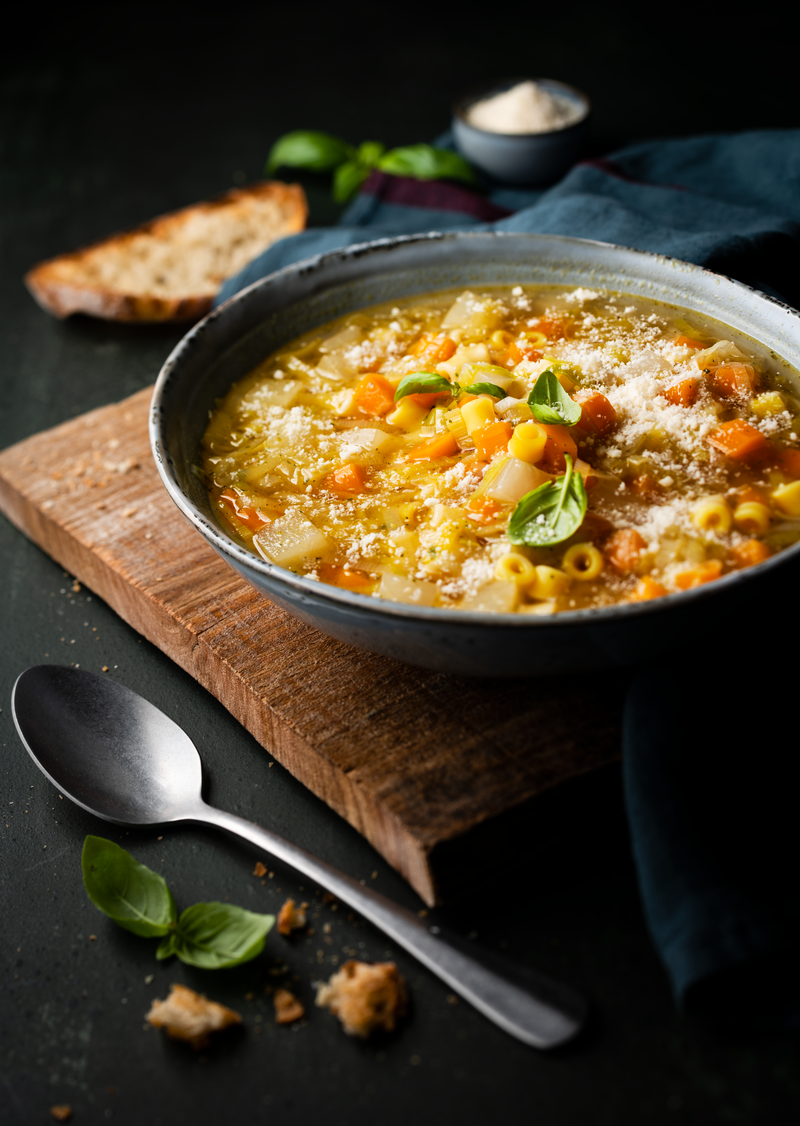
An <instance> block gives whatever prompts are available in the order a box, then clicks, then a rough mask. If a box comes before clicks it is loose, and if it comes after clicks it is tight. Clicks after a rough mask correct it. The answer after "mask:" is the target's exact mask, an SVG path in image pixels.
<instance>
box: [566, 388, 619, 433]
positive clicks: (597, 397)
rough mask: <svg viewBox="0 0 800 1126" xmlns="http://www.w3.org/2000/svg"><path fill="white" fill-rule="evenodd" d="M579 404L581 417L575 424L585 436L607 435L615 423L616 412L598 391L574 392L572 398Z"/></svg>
mask: <svg viewBox="0 0 800 1126" xmlns="http://www.w3.org/2000/svg"><path fill="white" fill-rule="evenodd" d="M572 398H573V399H574V400H575V402H576V403H580V407H581V417H580V421H579V422H578V423H577V425H578V426H580V428H581V430H584V431H585V432H586V433H587V434H607V433H608V432H609V430H613V428H614V426H615V425H616V422H617V412H616V411H615V410H614V408H613V406H612V405H611V403H610V402H609V401H608V399H607V398H606V397H605V395H601V394H600V392H599V391H576V392H575V394H574V395H573V396H572Z"/></svg>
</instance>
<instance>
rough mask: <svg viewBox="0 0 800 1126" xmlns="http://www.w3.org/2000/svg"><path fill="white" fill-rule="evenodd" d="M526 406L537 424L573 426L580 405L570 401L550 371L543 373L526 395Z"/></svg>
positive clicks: (578, 414)
mask: <svg viewBox="0 0 800 1126" xmlns="http://www.w3.org/2000/svg"><path fill="white" fill-rule="evenodd" d="M528 406H529V407H530V408H531V411H532V413H533V417H534V418H535V419H536V421H537V422H543V423H544V424H545V425H551V426H574V425H575V423H576V422H578V421H579V419H580V417H581V405H580V403H576V402H574V401H573V400H572V399H570V397H569V395H568V394H567V393H566V391H565V390H564V388H563V387H562V386H561V384H560V383H559V382H558V379H557V378H556V376H555V375H554V374H553V372H552V371H543V372H542V374H541V375H540V376H539V378H538V379H537V380H536V383H535V384H534V386H533V390H532V391H531V393H530V395H528Z"/></svg>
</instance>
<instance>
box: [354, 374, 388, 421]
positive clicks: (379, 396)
mask: <svg viewBox="0 0 800 1126" xmlns="http://www.w3.org/2000/svg"><path fill="white" fill-rule="evenodd" d="M355 400H356V403H357V405H358V409H359V410H360V411H362V412H363V413H364V414H369V415H372V416H373V417H375V418H380V417H382V416H383V415H385V414H388V413H389V411H392V410H394V408H395V402H394V387H392V385H391V383H389V381H388V380H387V379H384V377H383V376H382V375H377V374H373V375H365V376H364V378H363V379H362V380H361V381H360V382H359V383H358V385H357V387H356V389H355Z"/></svg>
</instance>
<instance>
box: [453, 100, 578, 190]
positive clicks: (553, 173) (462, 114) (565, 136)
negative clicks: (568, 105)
mask: <svg viewBox="0 0 800 1126" xmlns="http://www.w3.org/2000/svg"><path fill="white" fill-rule="evenodd" d="M523 81H525V79H521V78H509V79H508V80H506V81H505V82H500V83H494V84H492V85H488V86H482V87H479V88H477V89H474V90H471V91H470V92H469V93H468V94H464V95H463V96H462V97H461V98H459V99H458V100H457V101H456V102H455V104H454V106H453V134H454V136H455V142H456V145H457V146H458V150H459V152H460V153H461V155H462V156H463V157H465V158H466V159H467V160H468V161H469V162H470V163H471V164H474V165H476V167H478V168H480V169H482V170H483V171H484V172H488V173H489V175H490V176H493V177H494V178H495V179H497V180H502V181H503V182H504V183H507V184H520V185H529V186H531V187H534V186H536V185H544V184H548V183H553V182H554V181H555V180H558V179H559V178H560V177H561V176H563V175H564V173H565V172H566V171H567V170H568V169H569V168H571V167H572V165H573V164H574V163H575V161H576V160H579V159H580V157H581V156H582V154H583V151H584V146H585V143H586V134H587V130H588V121H589V112H590V109H591V106H590V104H589V99H588V98H587V97H586V95H585V94H583V93H581V91H580V90H576V89H575V87H574V86H568V85H567V84H566V83H564V82H556V81H555V80H554V79H551V78H537V79H535V81H536V83H537V85H538V86H540V87H542V88H543V89H544V90H546V91H547V92H548V93H551V94H558V95H559V96H560V97H562V98H567V99H568V100H569V101H570V102H573V103H574V104H575V105H576V106H577V107H578V108H579V109H580V110H581V111H582V116H581V117H580V118H579V119H578V120H577V121H575V122H573V124H572V125H567V126H565V127H564V128H563V129H553V130H550V131H549V132H547V133H490V132H489V131H488V130H487V129H479V128H478V127H477V126H476V125H473V124H472V123H471V122H470V121H469V119H468V113H469V109H470V107H471V106H473V105H475V103H476V102H479V101H482V100H483V99H484V98H488V97H491V96H492V95H493V94H501V93H503V92H504V91H505V90H510V89H512V87H514V86H516V85H518V84H519V83H520V82H523Z"/></svg>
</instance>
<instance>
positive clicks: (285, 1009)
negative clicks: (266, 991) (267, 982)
mask: <svg viewBox="0 0 800 1126" xmlns="http://www.w3.org/2000/svg"><path fill="white" fill-rule="evenodd" d="M273 1002H274V1005H275V1023H276V1024H291V1023H292V1021H295V1020H300V1018H301V1017H304V1016H305V1015H306V1010H305V1009H304V1008H303V1005H302V1003H301V1002H300V1001H298V1000H297V998H296V997H295V995H294V993H290V992H289V990H288V989H276V990H275V996H274V997H273Z"/></svg>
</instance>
